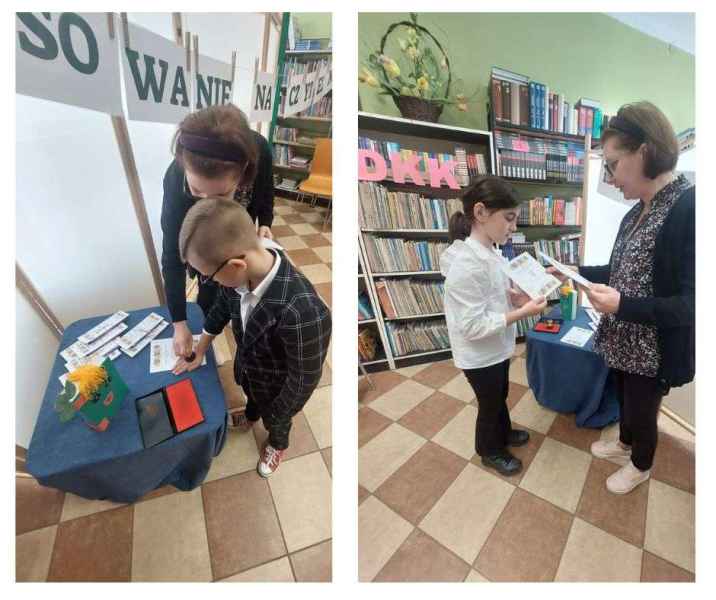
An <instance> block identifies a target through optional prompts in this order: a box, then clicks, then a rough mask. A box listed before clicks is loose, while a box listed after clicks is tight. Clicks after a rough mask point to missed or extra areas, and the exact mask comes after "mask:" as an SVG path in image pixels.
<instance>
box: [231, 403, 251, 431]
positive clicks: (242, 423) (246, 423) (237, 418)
mask: <svg viewBox="0 0 716 600" xmlns="http://www.w3.org/2000/svg"><path fill="white" fill-rule="evenodd" d="M254 423H255V421H250V420H249V419H248V418H247V417H246V411H245V410H244V409H243V408H238V409H233V410H230V411H229V427H230V428H231V429H237V430H238V431H239V432H241V433H246V432H247V431H251V428H252V427H253V426H254Z"/></svg>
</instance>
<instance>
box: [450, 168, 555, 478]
mask: <svg viewBox="0 0 716 600" xmlns="http://www.w3.org/2000/svg"><path fill="white" fill-rule="evenodd" d="M462 203H463V211H464V212H457V213H455V214H453V215H452V217H451V218H450V238H451V240H452V244H451V245H450V247H448V248H447V250H445V251H444V252H443V253H442V255H441V256H440V268H441V271H442V274H443V275H444V276H445V319H446V321H447V327H448V334H449V336H450V344H451V346H452V353H453V361H454V362H455V366H456V367H458V368H460V369H462V370H463V372H464V373H465V376H466V377H467V379H468V381H469V382H470V385H471V386H472V388H473V390H474V391H475V395H476V396H477V401H478V404H479V412H478V417H477V424H476V427H475V450H476V452H477V453H478V454H479V455H480V456H481V459H482V463H483V464H484V465H486V466H488V467H491V468H493V469H496V470H497V471H498V472H499V473H501V474H503V475H514V474H516V473H519V472H520V470H521V469H522V462H521V461H520V460H519V459H518V458H516V457H514V456H513V455H512V454H511V453H510V452H509V450H508V449H507V448H508V446H522V445H524V444H526V443H527V442H528V440H529V434H528V433H527V432H526V431H523V430H519V429H512V424H511V422H510V414H509V411H508V409H507V403H506V400H507V392H508V389H509V368H510V357H511V356H512V354H513V353H514V350H515V325H514V323H515V322H516V321H519V320H520V319H523V318H525V317H527V316H530V315H537V314H539V313H541V312H542V310H544V308H545V307H546V306H547V302H546V300H545V299H544V298H538V299H536V300H530V299H529V297H528V296H527V295H526V294H524V292H522V291H521V290H518V289H514V288H513V287H512V286H511V284H510V280H509V278H508V277H507V276H506V275H505V274H504V273H503V271H502V265H503V264H504V263H505V261H506V259H505V258H503V257H502V255H501V253H500V250H499V249H498V248H497V247H496V245H499V244H504V243H505V242H507V240H508V238H509V237H510V235H511V234H512V232H514V231H515V229H516V226H517V215H518V212H519V211H518V206H519V199H518V197H517V193H516V192H515V190H514V188H513V187H512V186H511V185H510V184H509V183H507V182H506V181H503V180H502V179H500V178H499V177H494V176H486V177H483V178H481V179H479V180H478V181H477V182H476V183H475V184H474V185H473V186H471V187H470V188H469V189H468V190H467V191H466V192H465V193H464V195H463V197H462Z"/></svg>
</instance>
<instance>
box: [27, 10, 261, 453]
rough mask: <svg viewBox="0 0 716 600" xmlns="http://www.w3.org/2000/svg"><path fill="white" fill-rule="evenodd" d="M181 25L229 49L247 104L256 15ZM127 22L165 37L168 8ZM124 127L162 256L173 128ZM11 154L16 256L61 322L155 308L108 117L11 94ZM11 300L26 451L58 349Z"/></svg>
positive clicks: (218, 54) (207, 43)
mask: <svg viewBox="0 0 716 600" xmlns="http://www.w3.org/2000/svg"><path fill="white" fill-rule="evenodd" d="M183 18H184V29H185V30H190V31H191V32H192V33H194V34H198V35H199V50H200V52H201V54H205V55H208V56H211V57H213V58H216V59H219V60H224V61H225V62H228V63H231V51H232V50H238V52H239V75H238V76H237V80H236V84H235V89H238V94H237V97H236V98H237V100H238V102H239V105H240V106H241V104H240V103H241V102H244V103H245V107H246V108H248V105H249V102H250V98H249V95H250V87H251V86H250V81H251V80H252V78H253V64H254V59H255V57H256V56H260V52H261V40H262V36H263V23H264V21H263V15H261V14H258V13H246V14H244V15H238V14H231V15H222V14H207V15H198V14H194V15H185V16H184V17H183ZM128 19H129V21H130V22H134V23H137V24H138V25H141V26H143V27H146V28H148V29H151V30H152V31H154V32H156V33H159V34H161V35H164V36H166V37H167V38H169V39H173V31H172V20H171V14H170V13H130V14H129V15H128ZM128 129H129V135H130V139H131V144H132V148H133V151H134V156H135V160H136V164H137V170H138V172H139V177H140V182H141V186H142V191H143V193H144V199H145V204H146V209H147V213H148V216H149V221H150V226H151V229H152V237H153V239H154V243H155V247H156V251H157V257H158V258H160V257H161V227H160V213H161V205H162V178H163V176H164V172H165V171H166V168H167V166H168V165H169V163H170V162H171V159H172V157H171V153H170V147H169V146H170V141H171V137H172V134H173V133H174V130H175V127H174V126H171V125H164V124H155V123H139V122H131V121H130V122H128ZM16 148H17V155H16V159H17V169H16V190H17V196H16V234H17V243H16V257H17V261H18V263H19V264H20V265H21V266H22V268H23V269H24V271H25V272H26V273H27V275H28V277H29V278H30V279H31V281H32V282H33V283H34V285H35V287H36V288H37V289H38V291H39V292H40V294H41V295H42V296H43V298H44V299H45V301H46V302H47V304H48V305H49V307H50V308H51V310H53V311H54V312H55V314H56V315H57V317H58V319H59V320H60V321H61V322H62V324H63V325H65V326H67V325H69V324H70V323H72V322H74V321H76V320H77V319H81V318H85V317H89V316H93V315H99V314H106V313H111V312H114V311H116V310H118V309H125V310H132V309H137V308H142V307H146V306H153V305H155V304H157V303H158V298H157V295H156V292H155V288H154V283H153V280H152V277H151V272H150V269H149V263H148V261H147V258H146V254H145V252H144V245H143V243H142V238H141V234H140V230H139V225H138V223H137V220H136V217H135V214H134V209H133V207H132V202H131V198H130V195H129V189H128V186H127V182H126V177H125V175H124V170H123V167H122V163H121V160H120V156H119V151H118V148H117V144H116V142H115V138H114V132H113V129H112V124H111V121H110V117H109V116H108V115H105V114H102V113H98V112H93V111H89V110H84V109H80V108H75V107H71V106H66V105H63V104H58V103H53V102H48V101H45V100H39V99H36V98H29V97H26V96H20V95H18V96H16ZM17 305H18V309H17V318H16V327H17V331H18V332H23V333H22V335H23V338H22V339H21V338H20V337H18V338H17V341H16V350H17V375H16V377H17V386H16V404H17V419H16V434H17V440H18V443H19V444H21V445H23V446H26V445H27V443H28V442H29V439H30V436H31V434H32V430H33V428H34V423H35V418H36V414H37V409H38V408H39V403H40V401H41V399H42V394H43V393H44V387H45V385H46V383H47V376H48V374H49V369H50V366H51V364H52V360H51V359H52V358H54V355H55V353H56V351H57V345H58V344H57V341H56V339H55V338H54V337H53V336H52V335H51V334H49V335H47V332H42V327H44V324H43V323H42V322H41V321H39V317H37V316H36V315H35V314H34V313H33V311H32V308H31V307H30V306H29V305H27V303H26V302H25V301H24V299H22V301H20V300H18V302H17ZM38 321H39V325H38ZM45 329H46V328H45ZM37 331H40V332H41V333H37ZM24 332H28V335H27V338H25V337H24V336H25V333H24ZM30 332H32V333H30ZM25 339H27V340H31V341H32V344H31V346H32V347H31V348H29V347H26V346H25V345H24V344H26V343H29V342H26V341H25Z"/></svg>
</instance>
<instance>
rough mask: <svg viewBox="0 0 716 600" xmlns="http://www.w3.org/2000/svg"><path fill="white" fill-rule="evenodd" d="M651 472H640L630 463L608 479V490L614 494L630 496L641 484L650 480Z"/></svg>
mask: <svg viewBox="0 0 716 600" xmlns="http://www.w3.org/2000/svg"><path fill="white" fill-rule="evenodd" d="M650 473H651V471H640V470H639V469H637V468H636V467H635V466H634V464H633V463H632V462H631V461H629V462H628V463H627V464H626V465H624V466H623V467H622V468H621V469H619V470H618V471H617V472H616V473H613V474H612V475H610V476H609V477H608V478H607V489H608V490H609V491H610V492H611V493H612V494H628V493H629V492H631V491H632V490H633V489H634V488H635V487H636V486H638V485H639V484H640V483H644V482H645V481H646V480H647V479H649V475H650Z"/></svg>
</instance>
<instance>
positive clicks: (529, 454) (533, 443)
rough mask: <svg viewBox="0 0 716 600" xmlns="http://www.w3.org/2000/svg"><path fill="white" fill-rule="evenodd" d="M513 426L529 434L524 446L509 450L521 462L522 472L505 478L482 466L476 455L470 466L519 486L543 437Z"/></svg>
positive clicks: (530, 430)
mask: <svg viewBox="0 0 716 600" xmlns="http://www.w3.org/2000/svg"><path fill="white" fill-rule="evenodd" d="M513 425H515V426H516V427H519V428H520V429H524V430H525V431H528V432H529V434H530V441H529V442H527V444H526V445H524V446H520V447H518V448H510V449H509V450H510V452H511V453H512V454H513V455H514V456H516V457H517V458H519V459H520V460H521V461H522V471H520V472H519V473H518V474H517V475H512V476H511V477H507V476H506V475H500V474H499V473H498V472H497V471H495V470H494V469H488V468H487V467H486V466H485V465H483V464H482V459H481V457H480V456H479V455H477V454H476V455H475V456H473V457H472V464H473V465H476V466H477V467H478V468H480V469H483V470H485V471H487V472H488V473H492V474H493V475H494V476H495V477H499V478H500V479H502V480H503V481H506V482H507V483H511V484H512V485H519V484H520V482H521V481H522V478H523V477H524V476H525V473H527V471H528V470H529V468H530V465H531V464H532V460H533V459H534V457H535V456H536V455H537V451H538V450H539V449H540V446H541V445H542V442H544V438H545V436H543V435H542V434H541V433H539V432H538V431H533V430H532V429H527V428H526V427H521V426H518V425H517V424H514V423H513Z"/></svg>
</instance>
